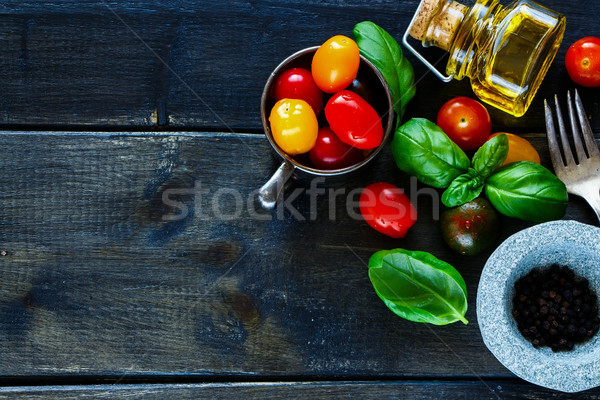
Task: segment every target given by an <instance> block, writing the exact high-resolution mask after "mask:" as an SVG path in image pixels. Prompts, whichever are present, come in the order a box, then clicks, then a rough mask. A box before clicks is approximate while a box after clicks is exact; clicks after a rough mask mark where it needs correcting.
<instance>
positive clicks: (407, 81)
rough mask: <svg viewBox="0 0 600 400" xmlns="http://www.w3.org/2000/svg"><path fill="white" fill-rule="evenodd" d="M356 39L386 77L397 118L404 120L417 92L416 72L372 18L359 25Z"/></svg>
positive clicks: (390, 37) (368, 57) (361, 49)
mask: <svg viewBox="0 0 600 400" xmlns="http://www.w3.org/2000/svg"><path fill="white" fill-rule="evenodd" d="M352 33H353V34H354V40H355V41H356V44H357V45H358V48H359V50H360V53H361V54H362V55H363V56H365V57H366V58H367V59H368V60H369V61H371V62H372V63H373V64H374V65H375V66H376V67H377V68H378V69H379V71H381V74H382V75H383V76H384V78H385V80H386V81H387V83H388V85H389V87H390V91H391V92H392V100H393V102H394V110H395V111H396V113H397V114H398V120H399V121H400V120H402V116H403V115H404V111H405V109H406V105H407V104H408V102H409V101H410V100H411V99H412V98H413V97H414V95H415V84H414V83H415V72H414V70H413V67H412V65H411V63H410V61H408V59H407V58H406V57H404V54H402V49H401V48H400V45H399V44H398V42H396V39H394V38H393V37H392V36H391V35H390V34H389V33H387V32H386V31H385V30H384V29H383V28H381V27H380V26H378V25H376V24H374V23H373V22H370V21H364V22H360V23H358V24H356V26H355V27H354V30H353V31H352Z"/></svg>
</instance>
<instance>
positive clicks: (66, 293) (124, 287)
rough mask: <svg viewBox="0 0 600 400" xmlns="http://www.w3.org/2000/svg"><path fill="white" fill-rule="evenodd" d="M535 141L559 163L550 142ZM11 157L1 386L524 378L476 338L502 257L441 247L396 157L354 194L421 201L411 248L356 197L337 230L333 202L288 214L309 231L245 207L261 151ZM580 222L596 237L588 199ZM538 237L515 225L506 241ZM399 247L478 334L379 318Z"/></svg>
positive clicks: (0, 260) (50, 143) (59, 145)
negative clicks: (461, 309)
mask: <svg viewBox="0 0 600 400" xmlns="http://www.w3.org/2000/svg"><path fill="white" fill-rule="evenodd" d="M531 140H532V141H533V143H534V144H535V145H536V147H538V148H539V149H540V151H541V154H542V155H543V156H544V157H547V156H546V154H547V151H546V150H545V145H544V142H545V139H544V138H543V137H542V136H536V137H532V138H531ZM0 148H2V149H3V152H2V154H1V155H0V160H1V165H2V174H0V187H1V188H2V190H1V191H0V205H1V206H0V251H5V252H6V255H5V256H2V257H0V282H2V285H0V355H1V356H0V376H5V377H10V376H61V375H65V374H66V375H79V376H94V375H102V374H124V375H127V376H128V375H131V376H140V375H145V374H157V373H158V374H176V375H177V374H180V375H184V374H193V375H196V376H206V377H212V376H215V375H217V376H230V377H235V376H238V377H243V376H252V377H260V376H263V377H275V376H304V377H307V379H310V377H324V376H335V377H346V378H347V379H351V378H353V377H354V378H359V377H367V376H368V377H376V376H387V377H411V376H422V377H428V376H430V377H434V376H452V377H464V378H473V377H474V376H479V377H488V378H494V377H510V376H512V375H511V374H510V373H509V372H508V371H507V370H506V369H504V368H503V367H502V366H501V365H500V364H499V363H498V362H497V361H496V359H495V358H494V357H493V356H492V354H491V353H490V352H489V351H488V350H487V349H486V348H485V346H484V344H483V342H482V340H481V336H480V334H479V329H478V326H477V320H476V315H475V298H476V296H475V294H476V288H477V284H478V280H479V276H480V273H481V269H482V267H483V265H484V263H485V260H486V258H487V257H488V255H489V253H487V254H483V255H481V256H478V257H471V258H468V257H462V256H459V255H456V254H453V253H452V252H451V251H450V250H449V249H448V248H447V247H446V245H445V244H444V243H443V241H442V238H441V235H440V233H439V227H438V225H437V223H436V222H435V218H434V215H433V214H434V213H433V212H432V209H433V208H432V202H434V203H435V204H437V198H436V199H435V201H433V199H434V197H437V194H436V192H433V195H432V192H431V190H424V188H423V187H419V189H417V188H416V187H412V188H411V183H410V181H409V179H408V177H407V176H406V175H404V174H403V173H401V172H399V171H398V170H397V169H396V167H395V165H394V163H393V161H392V160H391V156H390V154H389V151H388V149H386V151H385V152H384V153H383V154H382V156H381V157H378V158H377V159H376V160H375V162H374V165H373V166H372V168H368V169H367V170H365V171H364V173H363V174H359V175H355V176H351V177H349V179H348V180H347V181H346V183H345V185H344V186H343V187H342V188H345V190H346V193H349V192H350V191H351V190H352V189H355V188H360V187H364V185H366V184H368V183H371V182H374V181H378V180H386V181H390V182H392V183H395V184H397V185H399V186H401V187H405V188H406V189H407V191H408V193H409V194H410V195H411V196H415V195H416V194H417V190H419V191H420V192H419V193H420V195H419V196H418V197H416V200H415V201H416V203H417V207H418V210H419V220H418V221H417V223H416V225H415V226H414V227H413V228H412V230H411V231H410V233H409V235H408V236H407V238H406V239H404V240H394V239H391V238H388V237H385V236H383V235H380V234H379V233H377V232H375V231H373V230H372V229H371V228H370V227H369V226H367V224H366V223H364V222H363V221H361V220H360V219H358V220H353V219H352V218H351V215H349V213H348V211H347V210H346V206H345V199H346V196H343V195H338V196H337V197H336V198H335V199H333V201H332V203H331V204H332V205H333V206H335V210H334V212H333V213H332V215H333V216H334V217H335V218H334V219H335V220H334V221H331V220H329V215H330V214H329V208H330V206H329V199H332V196H330V195H329V193H328V194H327V195H321V196H320V197H319V198H318V199H317V202H316V208H314V210H315V211H316V213H315V214H316V215H315V220H311V218H310V210H311V207H310V198H309V196H308V195H307V194H306V191H305V192H303V193H302V194H300V195H298V197H297V198H296V200H294V201H293V202H292V204H291V205H292V206H293V207H294V209H295V210H297V211H296V212H297V216H295V215H294V213H293V212H290V211H289V210H287V211H285V210H284V211H283V212H282V213H281V214H280V215H279V214H278V212H277V211H275V212H274V213H272V214H271V213H267V214H265V213H263V212H261V211H258V212H257V213H255V208H254V207H253V205H252V203H247V202H246V199H247V198H248V197H249V196H251V193H252V192H253V191H254V190H255V189H256V188H258V187H259V186H260V185H261V184H262V183H263V182H264V180H265V179H267V177H268V176H269V175H270V173H271V172H272V171H273V170H274V168H275V167H276V166H277V160H275V159H274V158H272V157H271V151H270V148H269V145H268V142H267V141H266V139H265V138H264V137H262V136H258V135H230V134H228V135H220V134H190V133H177V134H173V135H163V134H159V135H155V136H151V135H145V136H135V135H128V134H107V135H104V136H102V135H93V134H89V135H85V134H83V135H73V134H72V133H65V134H44V135H37V134H36V135H30V134H18V133H15V134H5V135H0ZM544 161H547V159H545V160H544ZM194 187H196V188H197V189H196V193H197V194H198V195H197V196H196V198H195V202H194V197H193V196H191V195H189V194H188V195H185V194H182V195H179V196H170V197H169V198H170V199H171V200H178V201H182V202H184V203H185V204H186V205H187V206H188V209H189V213H188V216H187V217H186V218H184V219H182V220H178V221H166V220H164V217H165V216H171V215H174V214H176V213H177V212H179V211H180V210H181V207H173V206H172V205H171V206H169V205H168V204H167V205H165V204H164V203H163V194H165V193H170V192H168V190H169V189H171V190H173V189H189V188H194ZM309 187H310V184H309V183H308V182H305V183H301V182H296V183H295V189H297V190H300V188H305V189H306V188H309ZM321 187H322V185H321ZM200 190H206V193H202V192H200ZM219 190H221V191H220V192H219ZM234 193H239V195H238V194H234ZM237 196H239V199H240V200H241V201H242V202H241V203H240V206H239V207H236V206H235V201H234V199H235V198H236V197H237ZM293 196H294V192H293V191H290V192H288V197H293ZM354 198H355V199H356V197H354ZM247 204H250V207H248V206H247ZM249 209H250V211H249ZM352 210H354V212H356V210H355V209H352V207H351V211H352ZM218 213H220V214H221V217H220V218H219V217H217V216H216V215H217V214H218ZM225 217H228V218H229V217H230V218H229V219H227V218H225ZM303 218H304V219H305V220H298V219H303ZM567 218H573V219H577V220H580V221H584V222H585V221H587V222H591V223H594V222H595V221H594V217H593V215H592V212H591V210H589V209H588V208H587V207H586V206H585V205H584V204H583V203H582V202H581V201H578V200H577V199H574V200H573V201H572V203H571V204H570V206H569V209H568V215H567ZM525 226H528V224H527V223H524V222H517V221H515V220H508V219H507V220H506V221H505V226H504V229H503V237H506V236H508V235H509V234H511V233H513V232H515V231H517V230H519V229H521V228H523V227H525ZM396 247H404V248H408V249H412V250H426V251H430V252H432V253H433V254H434V255H436V256H438V257H439V258H441V259H443V260H446V261H448V262H450V263H451V264H453V265H455V266H456V267H457V268H458V270H459V271H460V272H461V273H462V274H463V276H464V278H465V281H466V283H467V288H468V293H469V311H468V313H467V318H468V319H469V320H470V321H471V323H470V324H469V325H467V326H465V325H462V324H452V325H449V326H443V327H434V326H430V325H425V324H415V323H411V322H409V321H406V320H403V319H401V318H398V317H396V316H395V315H394V314H393V313H391V312H390V311H389V310H388V309H387V308H386V307H385V306H384V305H383V303H382V302H381V301H380V300H379V298H378V297H377V296H376V295H375V293H374V291H373V289H372V286H371V284H370V282H369V279H368V276H367V271H366V270H367V267H366V265H365V263H366V261H367V260H368V258H369V256H370V255H371V254H372V253H373V252H375V251H376V250H379V249H390V248H396Z"/></svg>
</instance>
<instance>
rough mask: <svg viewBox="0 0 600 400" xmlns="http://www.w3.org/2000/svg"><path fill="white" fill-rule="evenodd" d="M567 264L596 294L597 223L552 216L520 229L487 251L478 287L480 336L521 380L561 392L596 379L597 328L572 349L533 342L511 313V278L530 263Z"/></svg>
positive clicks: (599, 282)
mask: <svg viewBox="0 0 600 400" xmlns="http://www.w3.org/2000/svg"><path fill="white" fill-rule="evenodd" d="M554 263H557V264H560V265H566V266H568V267H570V268H571V269H573V271H575V274H577V275H579V276H582V277H584V278H587V279H588V281H589V283H590V287H591V288H592V289H593V290H594V291H595V292H596V293H597V294H600V228H598V227H595V226H591V225H586V224H582V223H580V222H576V221H553V222H548V223H544V224H540V225H536V226H533V227H531V228H528V229H525V230H522V231H520V232H518V233H516V234H514V235H512V236H511V237H509V238H508V239H507V240H506V241H504V242H503V243H502V244H501V245H500V246H499V247H498V248H497V249H496V251H494V253H493V254H492V255H491V256H490V258H489V259H488V261H487V263H486V264H485V267H484V269H483V271H482V274H481V280H480V281H479V287H478V289H477V320H478V323H479V328H480V330H481V335H482V337H483V341H484V342H485V344H486V346H487V347H488V349H489V350H490V351H491V352H492V353H493V354H494V356H495V357H496V358H497V359H498V361H500V362H501V363H502V364H503V365H504V366H505V367H506V368H508V369H509V370H510V371H511V372H513V373H514V374H515V375H517V376H519V377H520V378H523V379H524V380H526V381H529V382H531V383H534V384H536V385H540V386H544V387H547V388H551V389H555V390H560V391H563V392H578V391H582V390H586V389H590V388H593V387H596V386H599V385H600V334H596V335H595V336H594V337H593V338H592V339H591V340H589V341H588V342H586V343H582V344H579V345H576V346H575V348H574V349H573V350H572V351H569V352H559V353H554V352H552V350H551V349H550V348H549V347H543V348H538V349H536V348H534V347H533V345H532V344H531V343H530V342H529V341H527V340H526V339H525V338H524V337H523V336H522V335H521V333H520V332H519V331H518V329H517V324H516V322H515V320H514V318H513V316H512V314H511V313H512V299H513V295H514V284H515V282H516V281H517V279H519V278H520V277H522V276H523V275H526V274H527V273H528V272H529V271H530V270H531V269H532V268H535V267H545V266H549V265H551V264H554Z"/></svg>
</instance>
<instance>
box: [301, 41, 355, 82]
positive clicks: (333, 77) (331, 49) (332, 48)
mask: <svg viewBox="0 0 600 400" xmlns="http://www.w3.org/2000/svg"><path fill="white" fill-rule="evenodd" d="M359 65H360V51H359V50H358V45H357V44H356V42H355V41H354V40H352V39H350V38H349V37H346V36H342V35H338V36H334V37H332V38H331V39H329V40H327V41H326V42H325V43H323V44H322V45H321V47H319V48H318V49H317V51H316V52H315V55H314V56H313V59H312V64H311V72H312V76H313V78H314V80H315V83H316V84H317V86H318V87H319V88H320V89H321V90H322V91H324V92H325V93H335V92H337V91H339V90H342V89H344V88H346V87H348V85H350V84H351V83H352V81H353V80H354V78H356V74H357V73H358V67H359Z"/></svg>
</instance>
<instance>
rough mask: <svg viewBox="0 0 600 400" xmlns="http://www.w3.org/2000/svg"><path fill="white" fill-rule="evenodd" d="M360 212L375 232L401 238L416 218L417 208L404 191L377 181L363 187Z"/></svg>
mask: <svg viewBox="0 0 600 400" xmlns="http://www.w3.org/2000/svg"><path fill="white" fill-rule="evenodd" d="M359 206H360V213H361V214H362V216H363V218H364V219H365V221H367V223H368V224H369V225H370V226H371V227H372V228H373V229H375V230H376V231H377V232H380V233H383V234H384V235H388V236H390V237H393V238H403V237H404V236H405V235H406V232H407V231H408V229H409V228H410V227H411V226H413V225H414V223H415V221H416V220H417V209H416V208H415V206H413V204H412V203H411V202H410V200H409V198H408V197H407V196H406V195H405V194H404V191H403V190H402V189H400V188H399V187H397V186H394V185H392V184H391V183H386V182H377V183H373V184H371V185H369V186H367V187H366V188H364V189H363V191H362V193H361V194H360V199H359Z"/></svg>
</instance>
